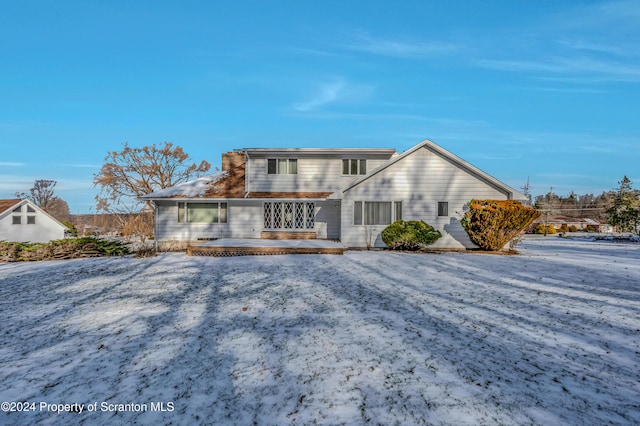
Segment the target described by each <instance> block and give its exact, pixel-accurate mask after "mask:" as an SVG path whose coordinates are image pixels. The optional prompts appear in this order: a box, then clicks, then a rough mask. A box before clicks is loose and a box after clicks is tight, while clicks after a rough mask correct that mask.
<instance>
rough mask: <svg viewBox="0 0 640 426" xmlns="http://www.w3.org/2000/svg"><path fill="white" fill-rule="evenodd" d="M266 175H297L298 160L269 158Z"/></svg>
mask: <svg viewBox="0 0 640 426" xmlns="http://www.w3.org/2000/svg"><path fill="white" fill-rule="evenodd" d="M267 174H270V175H297V174H298V160H297V159H295V158H269V159H268V160H267Z"/></svg>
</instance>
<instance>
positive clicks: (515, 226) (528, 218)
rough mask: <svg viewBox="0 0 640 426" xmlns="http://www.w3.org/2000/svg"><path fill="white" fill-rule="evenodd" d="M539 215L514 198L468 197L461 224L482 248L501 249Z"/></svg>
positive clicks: (536, 211)
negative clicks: (488, 198)
mask: <svg viewBox="0 0 640 426" xmlns="http://www.w3.org/2000/svg"><path fill="white" fill-rule="evenodd" d="M538 216H540V212H539V211H538V210H536V209H534V208H533V207H526V206H523V205H522V204H521V203H520V202H518V201H515V200H471V202H469V210H468V211H467V212H466V213H465V215H464V218H462V221H461V222H462V227H463V228H464V230H465V231H467V234H469V238H470V239H471V241H472V242H473V243H474V244H475V245H477V246H478V247H480V248H481V249H482V250H501V249H502V248H503V247H504V246H505V245H506V244H507V243H508V242H509V241H511V240H512V239H514V238H515V237H516V236H518V234H519V233H520V232H521V231H522V230H523V229H525V228H526V227H527V226H529V225H531V223H532V222H533V221H534V220H535V219H536V218H537V217H538Z"/></svg>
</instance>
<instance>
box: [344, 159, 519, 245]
mask: <svg viewBox="0 0 640 426" xmlns="http://www.w3.org/2000/svg"><path fill="white" fill-rule="evenodd" d="M473 198H478V199H499V200H504V199H507V195H506V194H505V193H504V192H501V191H499V190H498V189H496V188H494V187H493V186H491V185H489V184H488V183H486V182H484V181H483V180H481V179H479V178H478V177H476V176H474V175H471V174H470V173H468V172H466V171H465V170H462V169H460V168H459V167H457V166H455V165H453V164H452V163H450V162H449V161H447V160H445V159H443V158H442V157H440V156H438V155H436V154H434V153H433V152H431V151H429V150H428V149H426V148H422V149H419V150H417V151H416V152H414V153H412V154H411V155H409V156H407V157H405V158H403V159H402V160H400V161H398V162H397V163H395V164H393V165H391V166H390V167H388V168H387V169H385V170H383V171H381V172H380V173H378V174H377V175H375V176H372V177H371V178H369V179H368V180H366V181H364V182H362V183H361V184H360V185H357V186H356V187H354V188H352V189H350V190H349V191H347V192H346V193H345V194H344V196H343V199H342V232H341V240H342V243H343V244H344V245H345V246H347V247H366V246H367V245H368V244H367V242H368V241H370V242H371V245H372V246H376V247H384V242H383V241H382V239H381V237H380V233H381V232H382V230H383V229H384V228H385V226H364V225H353V202H354V201H402V210H403V219H404V220H424V221H425V222H427V223H428V224H430V225H432V226H434V227H435V228H437V229H439V230H440V232H442V234H443V238H441V239H440V240H438V241H437V242H436V243H435V244H434V245H433V247H440V248H463V247H467V248H470V247H474V246H473V244H472V243H471V241H469V238H468V237H467V234H466V232H465V231H464V229H462V226H461V225H460V222H459V221H460V219H461V218H462V216H463V215H464V209H465V206H466V204H467V203H468V202H469V201H470V200H471V199H473ZM439 201H444V202H448V203H449V216H447V217H438V202H439Z"/></svg>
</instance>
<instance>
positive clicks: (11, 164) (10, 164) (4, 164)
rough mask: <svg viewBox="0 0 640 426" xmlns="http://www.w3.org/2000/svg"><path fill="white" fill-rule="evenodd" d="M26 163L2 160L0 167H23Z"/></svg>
mask: <svg viewBox="0 0 640 426" xmlns="http://www.w3.org/2000/svg"><path fill="white" fill-rule="evenodd" d="M24 165H25V164H24V163H17V162H11V161H0V167H23V166H24Z"/></svg>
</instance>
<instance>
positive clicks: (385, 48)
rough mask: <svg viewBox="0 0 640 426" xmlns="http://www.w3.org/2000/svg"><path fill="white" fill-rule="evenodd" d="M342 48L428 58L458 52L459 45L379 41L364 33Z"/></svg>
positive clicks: (398, 56) (386, 54)
mask: <svg viewBox="0 0 640 426" xmlns="http://www.w3.org/2000/svg"><path fill="white" fill-rule="evenodd" d="M344 46H345V47H347V48H348V49H350V50H355V51H360V52H367V53H371V54H374V55H380V56H392V57H397V58H420V57H428V56H433V55H441V54H444V53H450V52H453V51H456V50H460V46H459V45H457V44H455V43H451V42H443V41H400V40H393V39H381V38H375V37H372V36H370V35H369V34H368V33H366V32H359V33H357V34H355V36H353V40H352V41H351V42H348V43H347V44H346V45H344Z"/></svg>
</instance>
